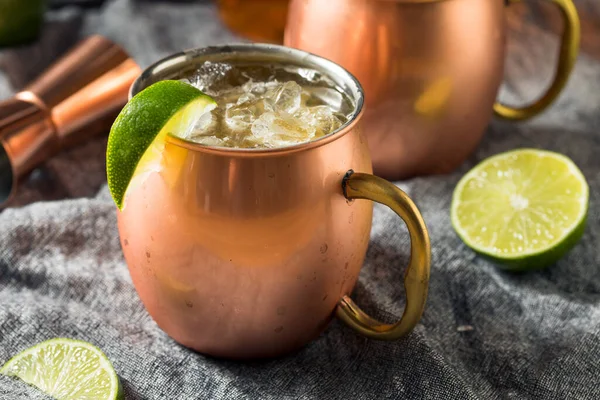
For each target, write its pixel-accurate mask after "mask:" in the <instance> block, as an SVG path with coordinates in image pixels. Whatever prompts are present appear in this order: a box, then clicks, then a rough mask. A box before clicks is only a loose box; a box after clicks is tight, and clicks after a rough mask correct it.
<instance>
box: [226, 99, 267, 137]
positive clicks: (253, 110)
mask: <svg viewBox="0 0 600 400" xmlns="http://www.w3.org/2000/svg"><path fill="white" fill-rule="evenodd" d="M240 100H245V101H242V102H241V103H240V102H239V101H238V102H237V104H232V105H229V107H228V108H227V110H226V111H225V123H226V124H227V126H228V127H229V128H230V129H231V130H232V131H234V132H240V131H244V130H245V131H249V130H250V125H252V123H253V122H254V121H255V120H256V119H257V118H258V117H260V116H261V115H263V114H264V113H267V112H271V111H273V107H272V105H271V103H270V102H268V101H267V100H266V99H263V98H256V96H254V95H252V94H245V95H244V96H242V97H240Z"/></svg>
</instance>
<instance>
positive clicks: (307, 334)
mask: <svg viewBox="0 0 600 400" xmlns="http://www.w3.org/2000/svg"><path fill="white" fill-rule="evenodd" d="M206 61H209V62H227V63H231V64H232V65H233V66H235V65H247V64H249V63H261V64H267V65H268V64H283V65H285V66H294V67H302V68H312V69H314V70H316V71H318V72H320V73H321V74H324V75H325V76H327V77H329V78H330V79H331V80H332V81H333V82H335V84H336V86H337V87H338V88H340V90H343V92H344V93H346V94H347V96H348V97H349V98H350V99H351V100H352V103H353V109H352V110H353V111H352V114H351V118H350V120H349V121H348V122H347V123H345V124H344V125H342V126H341V127H340V128H339V129H338V130H336V131H335V132H333V133H331V134H329V135H326V136H324V137H322V138H319V139H317V140H314V141H312V142H308V143H302V144H298V145H293V146H289V147H283V148H274V149H240V148H223V147H209V146H203V145H200V144H196V143H192V142H189V141H186V140H184V139H180V138H175V137H169V138H168V139H167V141H166V144H165V149H164V152H163V156H162V157H163V159H162V160H161V165H162V167H161V168H162V169H161V170H160V171H158V172H156V171H155V172H152V173H150V174H149V175H145V176H141V177H137V176H136V177H134V179H133V180H132V182H131V183H130V186H129V189H128V194H127V199H126V205H125V207H124V209H123V210H122V211H117V213H118V226H119V233H120V238H121V246H122V249H123V252H124V255H125V258H126V261H127V264H128V266H129V271H130V274H131V277H132V280H133V283H134V285H135V287H136V290H137V292H138V294H139V296H140V298H141V300H142V302H143V303H144V305H145V307H146V309H147V310H148V312H149V313H150V315H151V316H152V317H153V318H154V320H155V321H156V322H157V324H158V325H159V326H160V327H161V328H162V329H163V330H164V331H165V332H166V333H167V334H169V335H170V336H171V337H172V338H174V339H175V340H176V341H178V342H180V343H181V344H183V345H185V346H188V347H190V348H193V349H195V350H197V351H199V352H202V353H205V354H210V355H213V356H219V357H227V358H256V357H259V358H262V357H271V356H277V355H281V354H283V353H286V352H289V351H292V350H294V349H298V348H299V347H301V346H303V345H305V344H306V343H307V342H309V341H310V340H312V339H314V338H316V337H317V336H318V335H319V334H320V333H321V332H322V331H323V329H324V328H325V327H326V326H327V324H328V322H329V321H330V319H331V317H332V316H333V315H334V314H335V315H337V317H339V318H340V319H341V320H342V321H344V322H345V323H346V324H348V325H349V326H350V327H351V328H354V329H355V330H356V331H357V332H359V333H360V334H362V335H365V336H367V337H370V338H375V339H388V340H391V339H396V338H399V337H400V336H402V335H404V334H406V333H408V332H409V331H411V330H412V328H413V327H414V326H415V325H416V324H417V322H418V321H419V319H420V317H421V314H422V312H423V307H424V303H425V299H426V297H427V289H428V282H429V270H430V260H431V254H430V243H429V236H428V232H427V228H426V226H425V223H424V221H423V219H422V217H421V214H420V213H419V210H418V209H417V207H416V206H415V204H414V203H413V202H412V201H411V200H410V198H409V197H408V196H407V195H406V194H405V193H404V192H402V191H401V190H400V189H398V188H397V187H396V186H394V185H393V184H391V183H389V182H387V181H385V180H383V179H381V178H378V177H376V176H373V175H371V174H370V173H371V159H370V154H369V149H368V146H367V142H366V139H365V138H364V133H363V130H362V124H361V118H362V108H363V90H362V88H361V86H360V84H359V83H358V81H357V80H356V79H355V78H354V77H353V76H352V75H351V74H349V73H348V72H347V71H346V70H344V69H343V68H342V67H340V66H338V65H336V64H335V63H333V62H331V61H328V60H325V59H323V58H321V57H318V56H314V55H311V54H308V53H305V52H303V51H300V50H295V49H290V48H286V47H283V46H278V45H268V44H240V45H232V46H221V47H207V48H202V49H196V50H190V51H185V52H182V53H178V54H175V55H172V56H170V57H167V58H165V59H163V60H161V61H158V62H157V63H155V64H154V65H152V66H150V67H148V68H147V69H146V70H145V71H144V72H143V73H142V74H141V75H140V76H139V77H138V78H137V80H136V81H135V82H134V83H133V85H132V87H131V91H130V97H131V96H133V95H135V94H136V93H138V92H140V91H141V90H142V89H144V88H145V87H147V86H149V85H151V84H152V83H154V82H157V81H160V80H164V79H183V78H185V77H189V76H191V75H192V74H194V72H195V71H197V70H198V68H199V67H200V66H201V65H202V64H203V63H204V62H206ZM353 199H357V200H353ZM358 199H366V200H371V201H375V202H378V203H382V204H385V205H387V206H388V207H390V208H391V209H392V210H393V211H395V212H396V213H397V214H398V215H399V216H400V217H401V218H402V219H403V220H404V222H405V223H406V225H407V227H408V230H409V233H410V239H411V258H410V262H409V266H408V268H407V271H406V274H405V280H404V285H405V288H406V297H407V299H406V307H405V310H404V314H403V316H402V318H401V320H400V321H399V322H397V323H395V324H385V323H382V322H378V321H377V320H375V319H373V318H371V317H369V316H368V315H367V314H365V313H364V312H363V311H362V310H361V309H360V308H359V307H358V306H357V305H356V304H355V303H354V302H353V301H352V300H351V299H350V297H349V296H350V293H351V292H352V289H353V287H354V285H355V283H356V280H357V277H358V274H359V272H360V269H361V266H362V263H363V260H364V258H365V254H366V251H367V245H368V242H369V236H370V229H371V219H372V210H373V205H372V202H371V201H365V200H358Z"/></svg>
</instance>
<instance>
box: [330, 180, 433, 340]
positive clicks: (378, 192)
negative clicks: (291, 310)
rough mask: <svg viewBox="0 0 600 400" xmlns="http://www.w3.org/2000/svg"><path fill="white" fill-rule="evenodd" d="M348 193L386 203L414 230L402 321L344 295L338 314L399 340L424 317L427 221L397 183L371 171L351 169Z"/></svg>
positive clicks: (377, 335) (362, 329)
mask: <svg viewBox="0 0 600 400" xmlns="http://www.w3.org/2000/svg"><path fill="white" fill-rule="evenodd" d="M342 190H343V192H344V196H345V197H346V198H347V199H349V200H351V199H366V200H372V201H375V202H377V203H381V204H384V205H386V206H388V207H389V208H391V209H392V210H393V211H394V212H395V213H396V214H398V216H399V217H400V218H402V219H403V220H404V222H405V223H406V226H407V227H408V232H409V234H410V263H409V265H408V268H407V270H406V272H405V274H404V288H405V289H406V306H405V307H404V314H403V315H402V318H401V319H400V321H398V322H396V323H394V324H384V323H383V322H380V321H377V320H376V319H374V318H372V317H370V316H369V315H367V314H366V313H365V312H364V311H362V310H361V309H360V307H358V306H357V305H356V304H355V303H354V302H353V301H352V299H351V298H350V297H348V296H346V295H345V296H343V297H342V298H341V299H340V301H339V303H338V305H337V307H336V311H335V312H336V315H337V317H338V318H340V319H341V320H342V321H344V322H345V323H346V324H347V325H348V326H350V327H351V328H352V329H354V330H355V331H357V332H358V333H360V334H361V335H364V336H366V337H369V338H372V339H381V340H395V339H398V338H400V337H401V336H404V335H406V334H407V333H408V332H410V331H411V330H412V329H413V328H414V327H415V325H416V324H417V323H418V322H419V319H421V315H422V314H423V308H424V307H425V300H426V299H427V290H428V286H429V269H430V265H431V245H430V243H429V233H428V232H427V227H426V226H425V221H423V217H422V216H421V213H420V212H419V210H418V209H417V206H416V205H415V203H413V201H412V200H411V199H410V198H409V197H408V195H407V194H406V193H404V192H403V191H402V190H400V189H398V188H397V187H396V186H394V185H393V184H391V183H390V182H388V181H386V180H385V179H382V178H379V177H377V176H374V175H370V174H363V173H355V172H354V171H352V170H350V171H348V172H347V173H346V176H344V179H343V180H342Z"/></svg>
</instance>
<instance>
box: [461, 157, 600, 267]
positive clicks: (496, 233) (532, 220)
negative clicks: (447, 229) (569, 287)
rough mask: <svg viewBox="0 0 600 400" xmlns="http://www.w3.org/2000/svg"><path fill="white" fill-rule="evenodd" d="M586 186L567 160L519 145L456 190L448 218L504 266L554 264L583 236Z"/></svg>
mask: <svg viewBox="0 0 600 400" xmlns="http://www.w3.org/2000/svg"><path fill="white" fill-rule="evenodd" d="M588 199H589V188H588V184H587V182H586V180H585V177H584V176H583V174H582V173H581V171H580V170H579V168H577V166H576V165H575V164H574V163H573V161H571V160H570V159H569V158H567V157H565V156H563V155H561V154H558V153H554V152H550V151H544V150H537V149H519V150H514V151H510V152H507V153H502V154H499V155H496V156H493V157H490V158H488V159H486V160H484V161H483V162H481V163H480V164H479V165H477V166H475V167H474V168H473V169H472V170H471V171H469V172H468V173H467V174H466V175H465V176H464V177H463V178H462V179H461V180H460V182H459V183H458V185H457V186H456V189H455V190H454V195H453V199H452V207H451V219H452V225H453V226H454V229H455V230H456V232H457V233H458V235H459V236H460V238H461V239H462V240H463V241H464V242H465V243H466V244H467V246H469V247H471V248H472V249H473V250H475V251H477V252H478V253H480V254H482V255H485V256H487V257H488V258H491V259H492V260H494V261H496V262H497V263H499V264H501V265H503V266H504V268H506V269H512V270H527V269H534V268H541V267H545V266H547V265H549V264H552V263H554V262H556V261H557V260H558V259H559V258H561V257H562V256H563V255H564V254H565V253H566V252H567V251H569V250H570V249H571V248H572V247H573V246H574V245H575V244H576V243H577V242H578V241H579V239H580V238H581V236H582V234H583V231H584V228H585V222H586V217H587V211H588Z"/></svg>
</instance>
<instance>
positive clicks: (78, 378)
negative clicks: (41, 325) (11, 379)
mask: <svg viewBox="0 0 600 400" xmlns="http://www.w3.org/2000/svg"><path fill="white" fill-rule="evenodd" d="M0 373H2V374H4V375H8V376H15V377H17V378H19V379H22V380H23V381H25V382H27V383H28V384H30V385H33V386H35V387H37V388H38V389H40V390H41V391H43V392H44V393H46V394H48V395H50V396H52V397H54V398H55V399H58V400H62V399H69V400H70V399H80V400H84V399H88V400H91V399H94V400H113V399H122V398H123V390H122V388H121V384H120V382H119V378H118V377H117V374H116V373H115V371H114V369H113V367H112V365H111V364H110V361H109V360H108V358H106V356H105V355H104V353H102V351H101V350H100V349H98V348H97V347H96V346H94V345H92V344H90V343H87V342H82V341H79V340H72V339H62V338H59V339H51V340H48V341H45V342H42V343H40V344H37V345H35V346H33V347H31V348H29V349H27V350H25V351H23V352H21V353H19V354H17V355H16V356H15V357H13V358H12V359H11V360H9V361H8V362H7V363H6V364H4V366H3V367H2V369H0Z"/></svg>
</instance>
